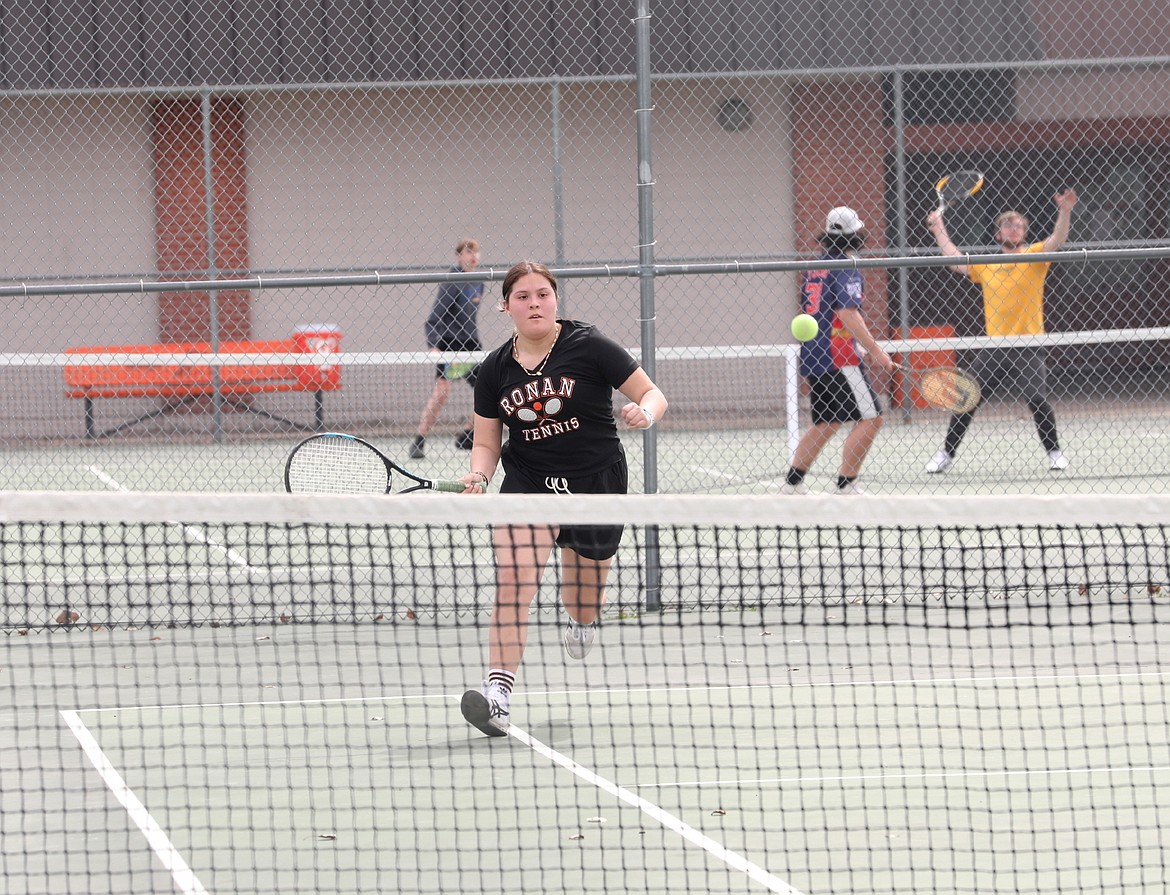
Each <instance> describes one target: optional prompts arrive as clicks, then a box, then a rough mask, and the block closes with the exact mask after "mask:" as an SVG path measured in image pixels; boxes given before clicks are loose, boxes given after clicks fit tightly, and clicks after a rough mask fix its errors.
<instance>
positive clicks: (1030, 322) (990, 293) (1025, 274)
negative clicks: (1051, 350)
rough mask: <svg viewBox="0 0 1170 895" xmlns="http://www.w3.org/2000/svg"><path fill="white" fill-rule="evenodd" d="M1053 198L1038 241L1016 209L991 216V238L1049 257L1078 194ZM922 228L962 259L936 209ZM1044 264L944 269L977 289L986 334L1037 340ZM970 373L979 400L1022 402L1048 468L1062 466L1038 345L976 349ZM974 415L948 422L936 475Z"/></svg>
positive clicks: (930, 468)
mask: <svg viewBox="0 0 1170 895" xmlns="http://www.w3.org/2000/svg"><path fill="white" fill-rule="evenodd" d="M1054 201H1055V202H1056V225H1055V226H1054V227H1053V228H1052V233H1050V234H1049V235H1048V236H1047V237H1046V238H1045V239H1043V240H1042V241H1040V242H1034V243H1028V242H1027V238H1028V219H1027V218H1026V217H1024V216H1023V215H1022V214H1020V213H1019V212H1018V211H1005V212H1003V214H1001V215H999V217H997V218H996V219H995V241H996V242H997V243H999V246H1000V248H1001V249H1002V250H1003V252H1004V254H1006V255H1026V254H1032V253H1034V252H1055V251H1056V250H1057V249H1059V248H1060V247H1061V246H1063V245H1064V244H1065V242H1066V241H1067V240H1068V231H1069V227H1070V225H1071V224H1072V210H1073V206H1075V205H1076V204H1077V194H1076V192H1075V191H1073V190H1064V191H1063V192H1060V193H1058V194H1057V195H1056V196H1055V197H1054ZM926 226H927V228H928V229H929V230H930V232H931V235H933V236H934V238H935V241H936V242H937V243H938V247H939V249H940V250H941V251H942V254H943V255H947V256H955V257H961V256H962V255H963V253H962V252H960V251H959V250H958V248H956V246H955V244H954V242H952V241H951V238H950V236H949V235H948V234H947V228H946V225H945V224H944V223H943V217H942V212H941V211H934V212H932V213H931V214H930V216H929V217H927V219H926ZM1050 266H1051V265H1050V263H1049V262H1043V261H1040V262H1032V263H1027V262H1014V263H1013V262H1009V261H1005V262H1003V263H1002V264H973V265H971V266H967V265H966V264H955V265H951V266H950V267H949V268H948V269H949V270H953V271H955V272H956V273H959V274H963V275H964V276H966V277H969V278H970V279H971V281H972V282H974V283H978V284H979V286H980V287H981V288H982V289H983V320H984V325H985V327H986V330H987V335H989V336H1038V335H1042V334H1043V333H1044V278H1045V277H1046V276H1047V275H1048V268H1049V267H1050ZM969 372H970V373H971V375H973V376H974V377H975V379H976V380H977V381H978V382H979V387H980V389H981V390H982V392H983V394H984V395H986V394H987V393H988V392H989V391H990V390H992V389H995V388H1000V389H1001V390H1002V389H1007V388H1010V389H1011V390H1012V392H1014V394H1016V395H1017V396H1018V397H1020V398H1022V399H1023V400H1024V401H1026V402H1027V404H1028V409H1029V410H1031V411H1032V419H1033V420H1034V421H1035V423H1036V433H1037V434H1038V435H1039V436H1040V442H1041V444H1043V445H1044V450H1045V452H1046V454H1047V459H1048V468H1049V469H1052V470H1062V469H1067V468H1068V458H1067V457H1065V455H1064V453H1063V452H1062V451H1061V449H1060V440H1059V439H1058V438H1057V434H1056V415H1055V413H1054V412H1053V410H1052V405H1051V404H1049V402H1048V370H1047V367H1046V365H1045V363H1044V349H1043V347H1042V346H1040V345H1027V346H1020V347H1011V348H1007V347H1004V348H981V349H979V350H977V351H976V352H974V357H973V358H972V360H971V363H970V364H969ZM977 409H978V408H976V410H977ZM974 418H975V411H974V410H972V411H970V412H968V413H960V414H955V415H954V416H952V417H951V420H950V423H949V424H948V425H947V434H946V440H945V441H944V442H943V448H942V450H940V451H939V452H938V453H937V454H935V455H934V456H933V457H932V458H931V460H930V462H929V463H927V464H926V471H927V472H929V473H942V472H946V471H947V470H948V469H950V468H951V466H952V464H953V463H954V460H955V454H956V453H957V452H958V450H959V445H960V444H962V442H963V437H964V436H965V435H966V434H967V429H968V428H969V427H970V425H971V421H972V420H973V419H974Z"/></svg>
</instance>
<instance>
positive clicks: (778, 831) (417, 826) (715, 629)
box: [0, 601, 1170, 895]
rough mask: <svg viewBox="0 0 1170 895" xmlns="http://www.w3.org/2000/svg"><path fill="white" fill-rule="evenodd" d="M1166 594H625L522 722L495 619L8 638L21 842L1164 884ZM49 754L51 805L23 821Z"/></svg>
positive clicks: (714, 876) (533, 685) (139, 860)
mask: <svg viewBox="0 0 1170 895" xmlns="http://www.w3.org/2000/svg"><path fill="white" fill-rule="evenodd" d="M1148 602H1149V601H1147V603H1148ZM1164 608H1165V607H1150V606H1146V608H1142V607H1141V606H1140V605H1137V606H1134V607H1131V609H1130V611H1129V612H1128V613H1127V614H1126V617H1125V620H1124V623H1121V622H1120V621H1119V623H1118V624H1116V625H1115V624H1110V623H1108V622H1105V623H1097V624H1093V625H1085V624H1083V622H1084V620H1085V619H1084V618H1083V617H1081V615H1082V614H1083V613H1085V612H1087V611H1088V610H1087V609H1085V608H1084V607H1082V608H1080V609H1078V608H1077V607H1072V608H1070V609H1069V610H1067V615H1065V614H1064V613H1062V617H1061V618H1060V619H1059V620H1056V623H1055V625H1054V626H1051V627H1043V626H1038V621H1039V614H1037V613H1034V612H1028V611H1021V612H1019V613H1018V614H1016V615H1013V616H1011V617H1010V618H1007V619H1000V621H1005V620H1006V621H1009V622H1010V623H997V622H996V618H997V617H996V616H994V615H989V616H988V617H987V618H986V619H984V618H982V617H979V618H970V619H968V620H967V622H968V623H967V624H966V625H962V624H959V623H957V622H956V621H955V620H954V619H953V618H951V619H949V620H948V618H947V616H946V613H947V612H948V610H947V609H946V608H945V607H940V608H935V609H927V610H924V612H923V614H922V615H921V616H918V615H915V616H912V617H907V619H906V621H908V622H910V623H891V621H892V618H893V617H885V616H883V615H882V613H881V610H880V608H875V607H866V606H860V607H854V606H849V605H843V606H838V607H829V608H825V609H821V610H814V611H809V610H807V609H796V608H792V607H788V608H786V609H778V610H775V611H773V612H772V613H771V615H770V617H765V614H764V613H755V612H730V611H728V612H721V613H720V612H705V613H689V614H685V615H681V616H677V615H668V616H661V617H652V618H642V617H633V616H631V617H626V618H612V619H609V620H607V623H606V624H605V626H604V627H603V631H602V640H601V643H600V646H599V647H598V649H597V650H596V651H595V652H594V653H593V654H591V655H590V656H589V658H588V659H587V660H586V661H585V662H584V663H573V662H569V661H567V660H566V659H565V658H564V656H563V653H562V651H561V648H560V643H559V641H560V634H561V629H560V627H559V625H558V619H557V618H555V617H554V616H553V615H552V613H551V612H548V611H543V612H541V613H539V614H538V616H536V617H534V621H535V622H536V624H534V626H533V628H532V632H531V639H530V646H529V651H528V654H527V656H526V659H525V670H524V675H523V680H522V683H521V686H520V687H519V688H518V690H517V692H516V694H515V699H514V702H513V720H514V726H513V729H512V733H511V736H509V737H507V738H503V739H489V738H486V737H483V736H482V735H481V734H480V733H479V732H478V731H476V730H474V729H472V728H470V727H469V726H467V725H466V724H465V723H464V722H463V720H462V718H461V717H460V714H459V709H458V700H459V696H460V694H461V692H462V690H463V689H464V688H466V687H471V686H476V685H477V684H478V676H479V675H480V674H481V673H482V650H483V642H484V639H485V636H486V635H485V631H484V629H483V627H482V625H480V624H475V625H461V624H453V625H439V626H434V625H430V624H426V623H416V624H388V625H384V626H379V625H373V624H368V625H360V626H332V625H326V626H301V625H288V626H284V625H279V624H278V625H273V626H265V625H260V626H255V627H241V628H220V629H214V628H202V629H173V630H166V629H149V630H148V629H144V630H129V631H127V630H123V631H102V632H92V631H76V632H73V633H70V634H68V635H63V634H56V635H46V634H40V635H36V636H31V637H28V638H20V639H19V640H10V641H9V642H8V645H7V647H6V656H7V659H8V662H7V663H6V664H7V667H6V668H5V669H4V674H5V675H6V677H8V678H9V681H8V683H9V691H10V694H11V696H12V699H11V701H10V703H9V706H8V707H7V708H6V709H5V710H4V711H3V712H0V715H9V714H10V713H15V715H14V717H6V718H5V719H4V721H5V723H4V724H3V727H4V729H8V730H12V729H13V728H14V725H13V724H12V723H10V722H12V721H13V720H17V721H18V724H17V725H15V726H17V727H19V728H20V729H21V730H22V731H23V735H22V736H21V737H20V738H19V739H16V740H12V739H7V738H5V740H6V741H5V742H4V743H3V751H4V753H5V755H6V756H7V760H6V761H5V768H4V770H3V771H0V775H3V777H4V778H7V781H8V785H5V786H4V787H3V795H2V796H0V800H2V802H3V809H4V810H3V814H4V817H5V853H6V866H7V867H8V871H7V872H8V874H10V881H12V880H16V881H17V883H18V885H17V889H16V891H20V888H19V879H20V876H21V874H25V875H27V878H28V879H35V880H36V890H37V891H44V892H76V891H82V890H85V891H117V892H123V891H136V892H146V891H154V892H172V891H177V892H183V893H201V892H210V893H227V892H232V893H262V892H263V893H268V892H281V893H298V892H304V893H308V892H323V893H332V892H338V893H340V892H357V891H396V892H449V891H463V892H500V893H503V892H517V891H525V892H527V891H540V892H562V891H563V892H582V891H622V892H661V893H667V892H671V893H674V892H764V891H772V892H784V893H790V895H791V893H797V892H799V893H808V895H812V893H830V892H833V893H837V892H842V893H862V892H864V893H871V892H891V891H912V892H932V893H966V892H975V891H977V892H996V893H998V892H1005V893H1006V892H1013V893H1015V892H1027V893H1042V892H1056V891H1085V892H1088V891H1092V892H1117V891H1125V892H1149V893H1152V892H1160V891H1164V890H1165V883H1166V876H1165V867H1164V864H1163V863H1162V860H1161V859H1162V857H1164V851H1163V849H1164V844H1163V843H1162V842H1161V832H1160V827H1161V824H1160V823H1159V819H1160V818H1162V817H1164V815H1165V813H1166V811H1168V810H1170V795H1167V794H1168V793H1170V741H1168V739H1167V737H1166V734H1165V731H1166V729H1167V723H1168V721H1170V718H1168V710H1167V706H1168V705H1170V670H1168V669H1166V668H1165V666H1164V665H1163V664H1160V662H1161V659H1160V657H1162V656H1164V655H1165V650H1164V648H1163V647H1164V644H1160V643H1159V640H1160V638H1159V637H1158V636H1157V634H1156V631H1154V630H1153V627H1152V626H1150V627H1147V626H1146V623H1147V622H1153V621H1155V620H1156V619H1155V616H1156V614H1157V613H1158V612H1159V611H1160V610H1161V609H1164ZM1049 614H1050V613H1049ZM883 618H884V619H885V621H886V624H882V621H883ZM1052 621H1053V620H1052V619H1049V623H1050V624H1051V623H1052ZM1135 623H1140V624H1136V625H1135ZM1053 631H1055V632H1056V635H1057V636H1053ZM1133 632H1137V633H1138V635H1139V636H1137V637H1133V636H1129V637H1128V639H1127V637H1126V636H1119V635H1132V634H1133ZM34 732H35V735H32V734H33V733H34ZM17 778H19V781H20V783H21V784H22V786H23V789H24V792H25V793H26V795H25V796H23V799H24V800H25V801H22V797H21V796H19V795H18V794H19V793H20V792H21V791H22V789H21V787H16V786H14V785H12V784H13V783H15V782H16V781H17ZM30 779H32V780H37V781H39V786H38V787H37V790H38V792H37V793H36V795H35V798H36V799H37V800H39V804H38V805H36V806H35V807H36V808H37V809H38V813H39V812H43V816H44V817H45V818H46V820H45V823H46V825H47V826H48V829H45V830H40V829H37V828H35V827H34V826H30V825H29V824H27V823H26V824H25V825H24V826H23V827H22V826H21V825H20V824H19V823H18V822H16V820H15V818H18V817H19V816H20V815H21V813H22V811H24V812H30V816H32V815H31V809H32V808H33V807H34V806H33V805H32V804H30V803H29V802H28V801H27V800H28V799H29V796H28V795H27V792H28V784H29V781H30ZM32 890H33V886H32V885H30V886H29V891H32Z"/></svg>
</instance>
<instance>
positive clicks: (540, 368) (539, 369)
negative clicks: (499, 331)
mask: <svg viewBox="0 0 1170 895" xmlns="http://www.w3.org/2000/svg"><path fill="white" fill-rule="evenodd" d="M560 337H561V325H560V324H559V323H558V324H557V331H556V334H555V335H553V340H552V344H551V345H549V346H548V351H547V352H545V355H544V357H542V358H541V359H540V363H538V364H537V365H536V366H535V367H533V368H532V369H531V370H529V369H528V368H527V367H526V366H524V364H521V363H520V352H519V351H518V350H517V346H516V340H517V339H519V338H520V333H518V332H517V333H512V360H514V361H516V363H517V364H519V366H520V369H521V370H523V371H524V372H525V373H527V374H528V375H529V376H539V375H540V374H541V373H543V372H544V365H545V364H547V363H548V359H549V358H550V357H551V356H552V353H553V349H554V348H556V347H557V340H558V339H559V338H560Z"/></svg>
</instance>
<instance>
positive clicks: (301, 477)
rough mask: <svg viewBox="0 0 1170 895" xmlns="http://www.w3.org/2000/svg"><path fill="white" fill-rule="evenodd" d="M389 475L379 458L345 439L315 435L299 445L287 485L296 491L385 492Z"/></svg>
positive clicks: (289, 471) (331, 492)
mask: <svg viewBox="0 0 1170 895" xmlns="http://www.w3.org/2000/svg"><path fill="white" fill-rule="evenodd" d="M389 476H390V472H389V470H388V469H387V468H386V464H385V463H383V462H382V458H381V457H379V456H377V455H376V454H374V453H373V452H372V451H370V450H369V449H367V448H365V447H364V446H362V445H361V444H360V443H359V442H356V441H352V440H350V439H345V438H318V439H315V440H313V441H310V442H308V443H306V444H304V445H302V446H301V448H300V449H299V450H298V451H297V452H296V454H295V455H294V456H293V458H292V459H291V461H290V462H289V467H288V481H289V487H290V488H291V489H292V490H293V491H296V492H319V493H329V494H385V493H386V492H387V491H389V487H390V480H389Z"/></svg>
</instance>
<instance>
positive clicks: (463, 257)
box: [410, 239, 483, 460]
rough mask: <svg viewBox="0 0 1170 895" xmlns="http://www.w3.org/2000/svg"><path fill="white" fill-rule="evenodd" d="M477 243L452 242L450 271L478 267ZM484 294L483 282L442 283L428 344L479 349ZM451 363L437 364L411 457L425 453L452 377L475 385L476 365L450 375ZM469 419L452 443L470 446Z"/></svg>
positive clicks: (426, 330)
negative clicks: (452, 252) (457, 373)
mask: <svg viewBox="0 0 1170 895" xmlns="http://www.w3.org/2000/svg"><path fill="white" fill-rule="evenodd" d="M479 261H480V249H479V243H478V242H476V241H475V240H474V239H461V240H460V241H459V244H458V245H457V246H455V265H454V266H453V267H452V268H451V271H452V272H458V271H472V270H475V269H476V268H477V267H479ZM482 297H483V283H443V284H441V285H440V286H439V294H438V296H437V297H436V298H435V304H434V307H432V308H431V313H430V315H429V316H428V317H427V322H426V326H425V327H424V330H423V331H424V334H425V336H426V340H427V347H428V348H429V349H430V350H432V351H479V350H480V348H481V345H480V342H479V326H478V321H477V315H478V312H479V300H480V299H481V298H482ZM449 366H450V365H448V364H436V366H435V387H434V389H433V390H432V391H431V396H430V398H428V399H427V403H426V406H425V407H423V412H422V418H421V419H419V421H418V433H417V434H416V435H415V436H414V438H413V439H412V440H411V442H410V457H411V459H412V460H418V459H420V458H422V457H425V456H426V443H427V435H429V434H430V431H431V427H432V426H434V425H435V422H436V421H437V420H438V419H439V413H440V412H441V411H442V410H443V405H444V404H446V403H447V398H448V397H450V395H451V380H452V378H459V379H464V380H465V381H466V382H467V384H468V385H469V386H471V387H472V388H473V389H474V388H475V379H476V375H477V373H478V368H476V367H472V368H471V369H470V370H469V371H468V372H466V373H461V374H460V375H459V376H456V377H453V376H452V375H451V370H449V369H448V368H449ZM471 438H472V435H471V422H470V421H469V422H468V423H467V425H466V426H464V428H463V431H462V432H461V433H460V434H459V435H457V436H456V438H455V447H457V448H461V449H463V450H466V451H469V450H471Z"/></svg>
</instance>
